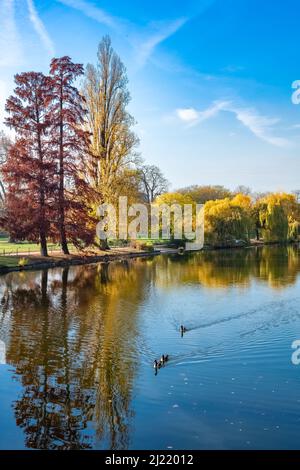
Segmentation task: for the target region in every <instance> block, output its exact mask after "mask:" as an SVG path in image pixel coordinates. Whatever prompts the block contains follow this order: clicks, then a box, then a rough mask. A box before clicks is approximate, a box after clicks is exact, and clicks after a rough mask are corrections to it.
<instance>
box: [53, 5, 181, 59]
mask: <svg viewBox="0 0 300 470" xmlns="http://www.w3.org/2000/svg"><path fill="white" fill-rule="evenodd" d="M57 1H58V2H59V3H62V4H63V5H66V6H69V7H71V8H74V9H75V10H78V11H81V12H82V13H83V14H84V15H85V16H87V17H88V18H92V19H94V20H95V21H97V22H98V23H100V24H103V25H105V26H107V27H108V28H111V29H112V30H114V31H115V32H116V33H119V34H121V35H122V37H126V38H127V40H128V42H129V43H130V44H131V46H132V47H133V49H134V59H135V62H136V65H137V66H138V67H142V66H143V65H145V64H146V62H147V61H148V59H149V58H150V57H151V56H152V54H153V53H154V51H155V49H156V47H157V46H158V45H159V44H161V43H162V42H163V41H165V40H166V39H167V38H169V37H170V36H172V35H173V34H175V33H176V32H177V31H178V30H179V29H180V28H181V27H182V26H183V25H184V24H185V23H186V22H187V21H188V19H187V18H178V19H176V20H171V21H166V22H159V23H155V24H149V25H146V26H145V28H141V27H139V26H137V25H135V24H133V23H131V22H129V21H127V20H124V19H122V18H118V17H115V16H112V15H110V14H109V13H107V12H106V11H104V10H103V9H102V8H99V7H98V6H95V5H93V4H91V3H89V2H87V1H86V0H57Z"/></svg>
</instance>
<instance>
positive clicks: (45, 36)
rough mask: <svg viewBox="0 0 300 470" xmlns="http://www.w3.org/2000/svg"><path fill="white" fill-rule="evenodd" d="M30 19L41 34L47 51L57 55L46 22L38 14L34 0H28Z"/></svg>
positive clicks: (51, 54)
mask: <svg viewBox="0 0 300 470" xmlns="http://www.w3.org/2000/svg"><path fill="white" fill-rule="evenodd" d="M27 5H28V11H29V18H30V21H31V23H32V25H33V27H34V29H35V30H36V32H37V34H38V35H39V37H40V39H41V41H42V43H43V45H44V47H45V49H46V51H47V52H48V54H49V55H50V56H51V57H53V56H54V55H55V49H54V44H53V42H52V40H51V38H50V36H49V34H48V32H47V30H46V28H45V25H44V23H43V22H42V20H41V18H40V17H39V15H38V12H37V10H36V8H35V5H34V2H33V0H27Z"/></svg>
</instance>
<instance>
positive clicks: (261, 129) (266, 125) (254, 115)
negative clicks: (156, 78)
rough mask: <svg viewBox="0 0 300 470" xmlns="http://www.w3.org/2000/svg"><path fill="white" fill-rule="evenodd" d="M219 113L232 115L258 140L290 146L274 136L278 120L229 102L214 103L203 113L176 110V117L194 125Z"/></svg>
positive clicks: (287, 142) (285, 140)
mask: <svg viewBox="0 0 300 470" xmlns="http://www.w3.org/2000/svg"><path fill="white" fill-rule="evenodd" d="M220 111H227V112H230V113H233V114H234V115H235V117H236V119H237V120H238V121H239V122H241V123H242V124H243V125H244V126H245V127H246V128H247V129H248V130H249V131H250V132H252V134H254V135H255V136H256V137H258V138H259V139H260V140H263V141H265V142H268V143H269V144H271V145H275V146H277V147H288V146H289V145H290V142H289V141H288V140H287V139H285V138H283V137H277V136H275V135H274V125H275V124H277V123H278V122H279V119H278V118H270V117H267V116H263V115H261V114H259V113H258V112H257V111H256V110H255V109H254V108H243V107H240V106H236V105H235V104H233V103H232V102H230V101H215V102H214V103H213V104H212V105H211V106H209V107H208V108H207V109H205V110H204V111H198V110H196V109H195V108H183V109H177V110H176V115H177V116H178V117H179V119H181V120H182V121H183V122H185V123H187V124H189V125H195V124H199V123H200V122H203V121H206V120H207V119H210V118H212V117H214V116H216V115H218V114H219V112H220Z"/></svg>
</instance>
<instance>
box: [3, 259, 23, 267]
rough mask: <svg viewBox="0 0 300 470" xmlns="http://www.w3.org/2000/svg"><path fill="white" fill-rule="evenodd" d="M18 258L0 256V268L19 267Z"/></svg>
mask: <svg viewBox="0 0 300 470" xmlns="http://www.w3.org/2000/svg"><path fill="white" fill-rule="evenodd" d="M19 261H20V257H19V256H0V268H3V267H7V268H15V267H16V266H19Z"/></svg>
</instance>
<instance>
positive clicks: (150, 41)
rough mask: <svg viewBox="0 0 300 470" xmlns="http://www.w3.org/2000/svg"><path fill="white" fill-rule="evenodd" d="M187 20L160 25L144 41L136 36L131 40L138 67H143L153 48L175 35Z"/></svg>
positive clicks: (181, 19) (182, 19) (180, 19)
mask: <svg viewBox="0 0 300 470" xmlns="http://www.w3.org/2000/svg"><path fill="white" fill-rule="evenodd" d="M187 21H188V19H187V18H179V19H177V20H174V21H169V22H164V23H160V24H158V25H157V26H156V28H155V29H156V30H154V31H153V32H150V34H149V33H148V37H146V38H145V39H143V38H141V36H140V35H137V37H135V38H134V39H133V46H134V48H135V49H136V52H137V55H136V61H137V64H138V65H139V66H143V65H144V64H145V63H146V62H147V61H148V59H149V58H150V57H151V55H152V54H153V52H154V50H155V48H156V47H157V46H158V45H159V44H161V43H162V42H163V41H165V40H166V39H168V38H169V37H170V36H172V35H173V34H175V33H176V32H177V31H178V30H179V29H180V28H181V27H182V26H183V25H184V24H185V23H186V22H187Z"/></svg>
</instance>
